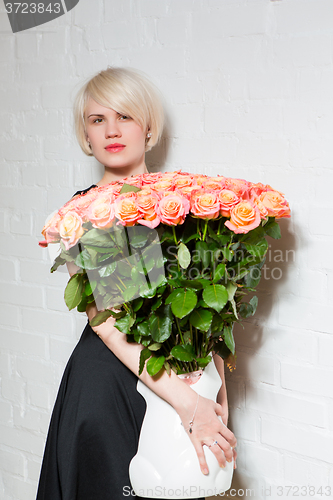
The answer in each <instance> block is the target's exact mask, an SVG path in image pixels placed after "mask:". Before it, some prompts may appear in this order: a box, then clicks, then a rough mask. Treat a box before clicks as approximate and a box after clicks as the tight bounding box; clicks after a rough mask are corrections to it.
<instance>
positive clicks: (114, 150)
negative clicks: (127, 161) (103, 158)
mask: <svg viewBox="0 0 333 500" xmlns="http://www.w3.org/2000/svg"><path fill="white" fill-rule="evenodd" d="M125 147H126V146H125V144H119V143H118V142H115V143H114V144H109V145H108V146H106V148H105V149H106V150H107V151H109V152H111V153H118V152H120V151H123V149H124V148H125Z"/></svg>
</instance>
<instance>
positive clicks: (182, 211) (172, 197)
mask: <svg viewBox="0 0 333 500" xmlns="http://www.w3.org/2000/svg"><path fill="white" fill-rule="evenodd" d="M189 210H190V202H189V201H188V199H187V198H185V197H184V196H182V195H181V194H179V193H177V192H171V193H170V194H168V195H167V196H163V198H161V199H160V200H159V202H158V203H157V205H156V213H157V215H158V217H159V218H160V220H161V222H162V223H163V224H167V225H168V226H176V225H177V224H183V222H184V220H185V217H186V215H187V214H188V213H189Z"/></svg>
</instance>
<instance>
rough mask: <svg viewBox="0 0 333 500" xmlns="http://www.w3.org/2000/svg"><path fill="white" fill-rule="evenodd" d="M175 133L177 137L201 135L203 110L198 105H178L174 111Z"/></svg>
mask: <svg viewBox="0 0 333 500" xmlns="http://www.w3.org/2000/svg"><path fill="white" fill-rule="evenodd" d="M174 117H175V119H174V121H173V134H174V135H175V136H176V137H196V136H197V137H200V135H201V126H200V124H201V123H202V118H203V110H202V109H201V108H200V106H198V105H191V104H185V105H183V106H182V105H177V107H176V109H175V113H174Z"/></svg>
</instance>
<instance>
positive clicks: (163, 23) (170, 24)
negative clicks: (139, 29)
mask: <svg viewBox="0 0 333 500" xmlns="http://www.w3.org/2000/svg"><path fill="white" fill-rule="evenodd" d="M156 25H157V39H158V41H159V42H160V43H161V44H162V45H165V46H168V47H169V46H173V45H176V46H178V47H179V46H180V45H183V44H186V41H187V38H188V23H187V16H186V15H178V16H170V15H169V16H168V17H162V18H160V19H157V23H156Z"/></svg>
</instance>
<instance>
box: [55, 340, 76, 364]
mask: <svg viewBox="0 0 333 500" xmlns="http://www.w3.org/2000/svg"><path fill="white" fill-rule="evenodd" d="M75 344H76V339H75V341H73V342H64V341H63V340H58V339H52V338H51V339H50V357H51V359H52V360H54V361H60V362H61V363H67V361H68V359H69V357H70V355H71V354H72V352H73V349H74V347H75Z"/></svg>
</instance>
